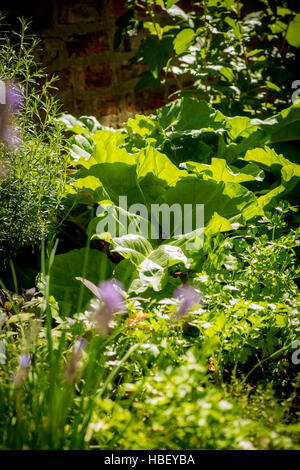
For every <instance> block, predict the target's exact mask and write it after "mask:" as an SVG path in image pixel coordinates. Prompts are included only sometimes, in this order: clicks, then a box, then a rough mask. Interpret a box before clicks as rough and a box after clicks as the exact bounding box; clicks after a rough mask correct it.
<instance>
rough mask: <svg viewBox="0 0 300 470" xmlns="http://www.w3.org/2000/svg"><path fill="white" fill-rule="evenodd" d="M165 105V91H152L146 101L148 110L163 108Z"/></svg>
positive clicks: (159, 89)
mask: <svg viewBox="0 0 300 470" xmlns="http://www.w3.org/2000/svg"><path fill="white" fill-rule="evenodd" d="M164 104H165V93H164V90H163V89H161V88H158V89H157V90H154V91H150V93H149V95H148V99H147V101H146V109H157V108H161V107H162V106H163V105H164Z"/></svg>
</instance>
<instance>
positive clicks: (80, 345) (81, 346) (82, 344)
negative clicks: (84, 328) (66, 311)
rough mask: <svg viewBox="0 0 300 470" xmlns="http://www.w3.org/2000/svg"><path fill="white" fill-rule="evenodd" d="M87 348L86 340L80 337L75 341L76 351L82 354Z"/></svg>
mask: <svg viewBox="0 0 300 470" xmlns="http://www.w3.org/2000/svg"><path fill="white" fill-rule="evenodd" d="M85 348H86V340H85V339H84V338H82V337H81V336H79V338H77V339H76V341H75V351H77V352H81V351H84V350H85Z"/></svg>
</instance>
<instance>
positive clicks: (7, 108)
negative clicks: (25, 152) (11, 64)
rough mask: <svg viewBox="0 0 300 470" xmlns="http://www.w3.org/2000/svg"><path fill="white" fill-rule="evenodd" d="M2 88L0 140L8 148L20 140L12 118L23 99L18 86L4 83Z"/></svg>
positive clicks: (18, 109)
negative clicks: (3, 88)
mask: <svg viewBox="0 0 300 470" xmlns="http://www.w3.org/2000/svg"><path fill="white" fill-rule="evenodd" d="M2 84H3V81H2ZM4 86H5V90H4V102H2V103H1V104H0V140H2V141H3V142H4V143H5V144H6V145H8V146H15V145H17V144H18V143H19V142H20V138H19V134H18V128H17V126H16V125H15V123H14V118H15V117H16V115H17V113H18V112H19V111H20V109H21V107H22V104H23V101H24V97H23V94H22V91H21V88H20V87H19V85H16V84H10V83H5V84H4ZM2 95H3V93H2V94H1V96H2ZM2 98H3V96H2Z"/></svg>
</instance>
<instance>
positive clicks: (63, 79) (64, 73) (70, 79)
mask: <svg viewBox="0 0 300 470" xmlns="http://www.w3.org/2000/svg"><path fill="white" fill-rule="evenodd" d="M58 76H59V80H58V81H57V82H56V85H57V87H58V89H59V91H60V92H66V91H73V90H74V71H73V69H71V68H66V69H63V70H61V71H60V72H59V73H58Z"/></svg>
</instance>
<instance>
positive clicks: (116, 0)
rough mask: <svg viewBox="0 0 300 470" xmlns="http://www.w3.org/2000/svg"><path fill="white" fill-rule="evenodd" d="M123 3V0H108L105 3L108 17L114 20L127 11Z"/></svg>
mask: <svg viewBox="0 0 300 470" xmlns="http://www.w3.org/2000/svg"><path fill="white" fill-rule="evenodd" d="M125 3H126V2H125V0H109V1H108V5H107V7H108V15H109V17H110V18H111V19H113V20H116V19H118V18H119V17H120V16H122V15H124V14H125V13H126V11H127V8H126V5H125Z"/></svg>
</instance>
